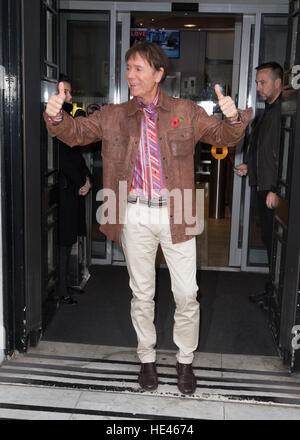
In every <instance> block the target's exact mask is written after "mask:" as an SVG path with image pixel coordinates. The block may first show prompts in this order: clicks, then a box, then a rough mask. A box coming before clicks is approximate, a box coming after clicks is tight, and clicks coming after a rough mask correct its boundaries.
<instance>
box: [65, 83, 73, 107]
mask: <svg viewBox="0 0 300 440" xmlns="http://www.w3.org/2000/svg"><path fill="white" fill-rule="evenodd" d="M64 88H65V102H67V103H68V104H70V103H71V102H72V95H71V92H72V89H71V84H70V83H68V82H64Z"/></svg>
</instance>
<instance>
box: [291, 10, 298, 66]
mask: <svg viewBox="0 0 300 440" xmlns="http://www.w3.org/2000/svg"><path fill="white" fill-rule="evenodd" d="M292 20H293V25H292V26H293V31H292V44H291V57H290V66H293V65H294V63H295V56H296V43H297V30H298V15H296V16H295V17H293V19H292Z"/></svg>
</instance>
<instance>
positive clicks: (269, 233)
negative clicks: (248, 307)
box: [249, 191, 274, 310]
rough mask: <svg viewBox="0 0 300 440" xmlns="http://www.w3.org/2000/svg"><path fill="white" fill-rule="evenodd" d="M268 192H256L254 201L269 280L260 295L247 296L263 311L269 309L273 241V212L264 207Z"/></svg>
mask: <svg viewBox="0 0 300 440" xmlns="http://www.w3.org/2000/svg"><path fill="white" fill-rule="evenodd" d="M268 192H269V191H257V192H256V194H255V195H256V200H257V208H258V214H259V222H260V228H261V239H262V242H263V244H264V246H265V248H266V250H267V254H268V265H269V269H270V273H269V278H268V280H267V282H266V284H265V290H264V292H262V293H258V294H253V295H250V296H249V299H250V301H252V302H255V303H258V304H260V305H261V306H262V307H263V308H264V309H265V310H267V309H268V307H269V300H270V293H271V286H272V282H271V255H272V239H273V219H274V210H273V209H270V208H268V207H267V205H266V198H267V194H268Z"/></svg>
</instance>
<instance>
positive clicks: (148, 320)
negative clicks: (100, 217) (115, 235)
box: [121, 204, 158, 363]
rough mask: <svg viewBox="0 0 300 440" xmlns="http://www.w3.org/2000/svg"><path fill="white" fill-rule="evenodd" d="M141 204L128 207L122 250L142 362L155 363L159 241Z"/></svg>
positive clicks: (133, 321) (132, 316)
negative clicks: (155, 305) (155, 311)
mask: <svg viewBox="0 0 300 440" xmlns="http://www.w3.org/2000/svg"><path fill="white" fill-rule="evenodd" d="M148 209H152V208H148V207H147V206H141V205H139V204H128V211H127V213H128V216H127V223H126V224H125V225H124V227H123V232H122V239H121V240H122V248H123V252H124V255H125V260H126V264H127V269H128V273H129V278H130V280H129V285H130V288H131V290H132V295H133V297H132V300H131V318H132V323H133V326H134V328H135V331H136V334H137V339H138V348H137V353H138V356H139V358H140V361H141V362H143V363H145V362H154V361H155V357H156V354H155V350H154V346H155V344H156V330H155V326H154V295H155V257H156V252H157V248H158V238H157V236H156V235H155V233H154V232H153V231H152V228H151V225H149V221H148V218H147V214H146V213H145V211H146V210H148Z"/></svg>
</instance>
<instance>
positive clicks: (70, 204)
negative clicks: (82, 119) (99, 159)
mask: <svg viewBox="0 0 300 440" xmlns="http://www.w3.org/2000/svg"><path fill="white" fill-rule="evenodd" d="M63 109H64V110H65V111H67V112H68V113H69V114H70V112H71V111H72V105H71V104H66V103H65V104H64V106H63ZM84 115H85V113H84V112H83V111H82V110H78V111H77V112H76V114H75V117H77V116H84ZM87 176H89V178H90V179H91V174H90V172H89V169H88V168H87V166H86V163H85V160H84V159H83V157H82V154H81V152H80V147H73V148H70V147H69V146H68V145H66V144H64V143H63V142H61V141H60V142H59V221H58V223H59V244H60V245H61V246H71V245H72V244H73V243H75V242H76V240H77V237H78V236H82V235H86V220H85V197H84V196H79V195H78V190H79V188H81V187H82V186H83V185H84V184H85V182H86V177H87Z"/></svg>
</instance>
